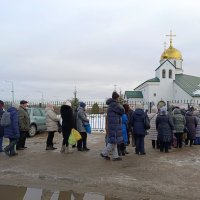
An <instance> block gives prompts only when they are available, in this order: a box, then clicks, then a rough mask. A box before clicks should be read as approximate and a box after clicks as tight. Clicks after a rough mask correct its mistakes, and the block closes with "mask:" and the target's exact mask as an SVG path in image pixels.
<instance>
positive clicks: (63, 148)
mask: <svg viewBox="0 0 200 200" xmlns="http://www.w3.org/2000/svg"><path fill="white" fill-rule="evenodd" d="M60 153H73V151H72V150H71V149H70V147H69V146H68V147H66V146H65V145H62V147H61V150H60Z"/></svg>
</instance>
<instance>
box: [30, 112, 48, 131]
mask: <svg viewBox="0 0 200 200" xmlns="http://www.w3.org/2000/svg"><path fill="white" fill-rule="evenodd" d="M33 118H34V121H35V123H36V125H37V130H38V131H41V130H45V129H46V122H45V115H44V114H43V112H42V111H41V109H40V108H34V109H33Z"/></svg>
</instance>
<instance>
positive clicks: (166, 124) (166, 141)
mask: <svg viewBox="0 0 200 200" xmlns="http://www.w3.org/2000/svg"><path fill="white" fill-rule="evenodd" d="M156 129H157V131H158V140H159V142H160V151H161V152H163V150H165V153H168V152H169V146H170V143H171V140H172V133H173V130H174V123H173V119H172V118H171V117H170V116H169V115H168V113H167V109H166V108H165V107H162V108H160V112H159V114H158V115H157V118H156Z"/></svg>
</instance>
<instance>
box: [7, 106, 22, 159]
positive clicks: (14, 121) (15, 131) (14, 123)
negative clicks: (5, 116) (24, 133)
mask: <svg viewBox="0 0 200 200" xmlns="http://www.w3.org/2000/svg"><path fill="white" fill-rule="evenodd" d="M18 109H19V105H18V104H16V103H12V106H11V107H10V108H9V109H8V110H7V112H10V120H11V124H10V125H9V126H5V127H4V137H5V138H9V141H10V143H9V145H8V146H6V147H5V148H4V152H5V153H6V154H7V155H8V156H16V155H17V154H18V153H17V152H16V151H15V145H16V144H17V141H18V139H19V137H20V132H19V115H18Z"/></svg>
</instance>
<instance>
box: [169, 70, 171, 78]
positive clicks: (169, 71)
mask: <svg viewBox="0 0 200 200" xmlns="http://www.w3.org/2000/svg"><path fill="white" fill-rule="evenodd" d="M169 78H172V70H171V69H170V70H169Z"/></svg>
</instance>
